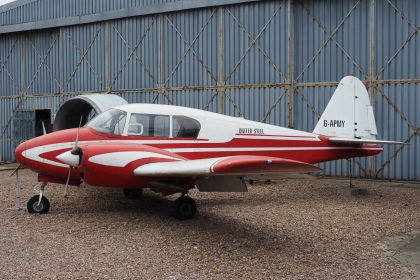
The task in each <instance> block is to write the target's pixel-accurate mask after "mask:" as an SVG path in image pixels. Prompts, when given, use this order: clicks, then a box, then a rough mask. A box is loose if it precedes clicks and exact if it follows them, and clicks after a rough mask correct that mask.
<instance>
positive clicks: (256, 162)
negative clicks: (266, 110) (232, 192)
mask: <svg viewBox="0 0 420 280" xmlns="http://www.w3.org/2000/svg"><path fill="white" fill-rule="evenodd" d="M261 166H263V167H261ZM256 167H257V168H258V172H267V173H270V172H279V171H282V172H288V171H292V172H298V170H300V171H303V172H309V171H320V170H321V168H319V167H316V166H313V165H311V164H307V165H304V166H302V162H299V161H294V160H286V159H283V158H275V157H261V156H249V157H248V158H247V159H244V158H243V157H241V158H227V159H224V160H222V161H219V162H217V163H216V164H214V165H213V167H212V170H213V172H214V173H216V174H217V173H223V174H244V173H247V174H248V173H256V174H258V172H255V170H256Z"/></svg>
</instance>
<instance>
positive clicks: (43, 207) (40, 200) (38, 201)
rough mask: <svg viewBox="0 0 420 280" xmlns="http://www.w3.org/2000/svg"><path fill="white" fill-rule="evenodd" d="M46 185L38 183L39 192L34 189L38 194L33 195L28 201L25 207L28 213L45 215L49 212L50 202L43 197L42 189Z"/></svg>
mask: <svg viewBox="0 0 420 280" xmlns="http://www.w3.org/2000/svg"><path fill="white" fill-rule="evenodd" d="M46 185H47V183H44V182H43V183H40V185H39V190H38V189H37V188H36V187H35V191H36V192H38V193H39V194H37V195H34V196H33V197H31V198H30V199H29V200H28V203H27V205H26V206H27V208H28V213H31V214H34V213H38V214H47V213H48V211H49V210H50V202H49V201H48V199H47V198H46V197H45V196H44V189H45V186H46ZM37 186H38V185H37Z"/></svg>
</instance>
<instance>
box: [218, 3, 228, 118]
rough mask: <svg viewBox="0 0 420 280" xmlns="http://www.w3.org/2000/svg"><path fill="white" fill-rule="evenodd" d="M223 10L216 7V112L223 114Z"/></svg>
mask: <svg viewBox="0 0 420 280" xmlns="http://www.w3.org/2000/svg"><path fill="white" fill-rule="evenodd" d="M224 11H225V9H224V8H223V7H219V8H217V96H218V103H219V106H218V108H219V109H218V112H219V113H221V114H223V113H224V111H225V108H224V104H225V91H226V89H225V73H224V68H225V53H224V42H223V36H224V29H225V27H224Z"/></svg>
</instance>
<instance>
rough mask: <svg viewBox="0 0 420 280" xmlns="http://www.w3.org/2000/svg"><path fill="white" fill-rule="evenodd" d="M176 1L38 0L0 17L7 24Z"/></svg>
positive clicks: (8, 11)
mask: <svg viewBox="0 0 420 280" xmlns="http://www.w3.org/2000/svg"><path fill="white" fill-rule="evenodd" d="M177 1H181V0H153V1H145V0H139V1H135V2H131V1H116V0H90V1H86V0H71V1H67V0H64V1H63V0H61V1H57V0H38V1H35V2H32V3H28V4H25V5H21V6H18V7H15V8H13V9H10V10H7V11H5V12H2V13H1V12H0V18H1V20H2V23H3V24H5V25H9V24H18V23H25V22H32V21H41V20H47V19H56V18H61V17H71V16H80V15H88V14H94V13H100V12H107V11H112V10H119V9H126V8H132V7H144V6H150V5H157V4H162V3H171V2H177Z"/></svg>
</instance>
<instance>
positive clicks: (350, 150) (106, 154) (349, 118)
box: [15, 76, 397, 219]
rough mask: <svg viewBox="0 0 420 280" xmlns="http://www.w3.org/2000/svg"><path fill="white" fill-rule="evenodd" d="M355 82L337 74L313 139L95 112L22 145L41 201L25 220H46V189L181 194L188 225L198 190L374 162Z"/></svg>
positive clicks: (212, 122) (181, 110)
mask: <svg viewBox="0 0 420 280" xmlns="http://www.w3.org/2000/svg"><path fill="white" fill-rule="evenodd" d="M376 134H377V130H376V124H375V119H374V115H373V109H372V106H371V105H370V101H369V96H368V93H367V90H366V88H365V86H364V85H363V83H362V82H361V81H360V80H359V79H357V78H355V77H353V76H347V77H344V78H343V79H342V80H341V81H340V83H339V85H338V87H337V89H336V91H335V92H334V95H333V96H332V98H331V100H330V102H329V104H328V106H327V108H326V109H325V111H324V113H323V114H322V116H321V119H320V120H319V122H318V124H317V125H316V127H315V129H314V131H313V132H312V133H308V132H303V131H298V130H293V129H288V128H284V127H278V126H274V125H268V124H264V123H259V122H254V121H250V120H245V119H243V118H236V117H230V116H225V115H221V114H216V113H211V112H207V111H202V110H197V109H191V108H185V107H178V106H168V105H156V104H129V105H123V106H119V107H116V108H112V109H110V110H108V111H105V112H104V113H102V114H100V115H98V116H97V117H95V118H94V119H93V120H91V121H90V122H89V123H88V124H87V125H86V126H84V127H82V128H79V129H67V130H62V131H57V132H53V133H51V134H46V135H43V136H40V137H36V138H34V139H32V140H29V141H26V142H24V143H22V144H20V145H19V146H18V147H17V148H16V152H15V153H16V159H17V160H18V161H19V163H21V164H22V165H25V166H27V167H28V168H30V169H31V170H33V171H34V172H36V173H38V181H39V182H40V186H39V187H40V188H39V191H38V192H39V194H38V195H36V196H34V197H32V198H31V199H30V200H29V201H28V204H27V208H28V211H29V213H47V212H48V210H49V207H50V204H49V201H48V199H47V198H46V197H45V196H44V187H45V186H46V185H47V183H49V182H51V183H58V184H63V185H66V187H67V185H74V186H78V185H80V184H81V183H82V182H83V183H85V184H87V185H94V186H103V187H112V188H121V189H124V192H125V194H127V195H128V194H130V192H134V191H137V192H141V190H142V189H143V188H150V189H152V190H153V191H155V192H159V193H161V194H162V195H170V194H175V193H180V194H181V196H180V197H179V198H178V199H176V200H175V203H174V215H175V217H177V218H178V219H191V218H193V217H194V215H195V213H196V204H195V202H194V200H193V199H192V198H190V197H188V196H186V194H187V193H188V190H190V189H192V188H194V187H197V188H198V189H199V190H200V191H208V192H212V191H213V192H215V191H246V190H247V187H246V184H245V182H244V180H243V179H242V178H243V177H242V176H245V175H249V174H266V173H277V172H311V171H319V170H320V168H318V167H316V166H314V165H313V164H314V163H318V162H324V161H330V160H336V159H342V158H351V157H364V156H373V155H376V154H378V153H380V152H381V151H382V147H381V146H379V145H378V144H381V143H397V142H391V141H381V140H376Z"/></svg>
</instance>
